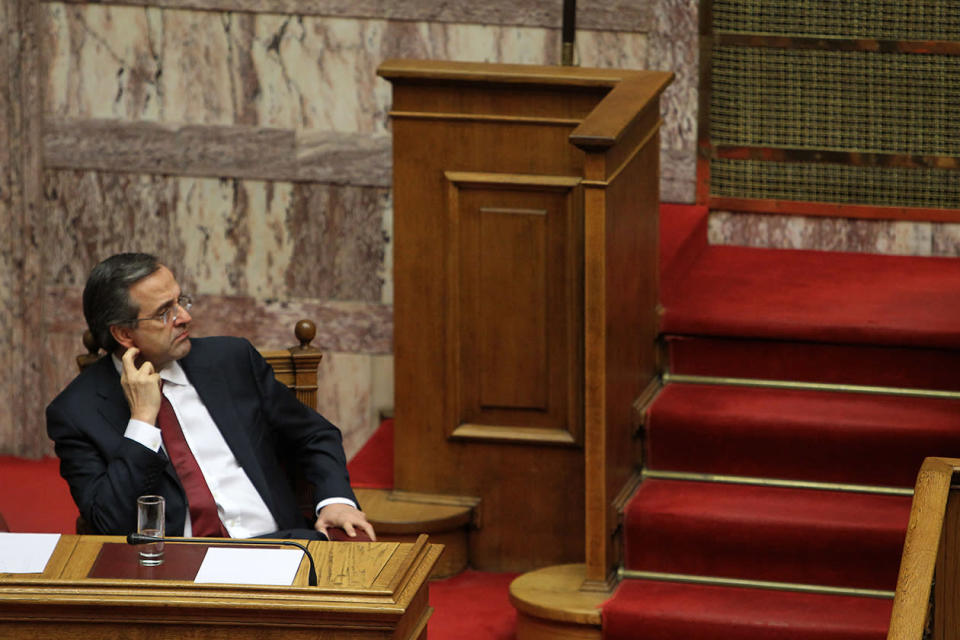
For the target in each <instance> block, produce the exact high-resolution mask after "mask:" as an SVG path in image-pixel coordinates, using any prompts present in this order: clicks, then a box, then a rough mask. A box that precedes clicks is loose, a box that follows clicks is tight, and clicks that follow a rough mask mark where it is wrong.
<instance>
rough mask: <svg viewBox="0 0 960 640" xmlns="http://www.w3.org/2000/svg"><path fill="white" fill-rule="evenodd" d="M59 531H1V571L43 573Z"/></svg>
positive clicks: (55, 544)
mask: <svg viewBox="0 0 960 640" xmlns="http://www.w3.org/2000/svg"><path fill="white" fill-rule="evenodd" d="M59 541H60V534H59V533H6V532H4V533H0V573H43V570H44V569H46V568H47V562H49V561H50V556H52V555H53V550H54V549H55V548H56V546H57V542H59Z"/></svg>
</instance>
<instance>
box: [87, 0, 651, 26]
mask: <svg viewBox="0 0 960 640" xmlns="http://www.w3.org/2000/svg"><path fill="white" fill-rule="evenodd" d="M86 1H87V0H70V2H73V3H82V2H86ZM123 2H124V4H128V5H140V6H158V7H167V8H179V9H202V10H209V11H228V12H235V11H243V12H251V13H302V14H304V15H319V16H328V17H334V16H338V17H342V18H387V19H390V20H408V21H414V22H416V21H429V22H461V23H463V22H465V23H471V24H512V25H522V26H528V27H552V28H555V27H557V26H559V25H560V23H561V20H562V17H561V12H562V10H563V7H562V5H561V4H560V3H549V4H548V3H544V2H540V1H539V0H526V2H518V1H517V0H487V1H486V2H472V1H471V0H405V1H404V2H396V1H395V0H123ZM649 13H650V12H649V7H648V5H646V4H643V3H638V2H636V1H635V0H581V1H580V2H579V3H578V7H577V20H576V22H577V24H578V25H580V27H581V28H584V29H602V30H611V31H644V30H646V27H647V25H649V23H650V16H649Z"/></svg>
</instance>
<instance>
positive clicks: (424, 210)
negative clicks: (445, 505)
mask: <svg viewBox="0 0 960 640" xmlns="http://www.w3.org/2000/svg"><path fill="white" fill-rule="evenodd" d="M378 73H379V74H380V75H381V76H383V77H384V78H386V79H387V80H389V81H390V83H391V84H392V86H393V106H392V110H391V112H390V116H391V120H392V128H393V152H394V167H393V171H394V179H393V189H394V220H393V222H394V299H395V303H394V355H395V383H396V394H395V395H396V399H395V403H396V404H395V419H396V424H395V445H394V452H395V453H394V469H395V478H394V487H395V488H396V489H397V490H400V491H407V492H424V493H435V494H453V495H459V496H471V497H476V498H479V499H480V506H479V516H478V517H477V518H476V519H475V520H476V521H475V527H476V528H475V530H474V531H472V532H471V534H470V550H469V554H470V563H471V565H473V566H474V567H476V568H479V569H486V570H500V571H524V570H528V569H532V568H535V567H540V566H544V565H547V564H556V563H563V562H575V561H583V560H584V554H585V551H584V550H585V546H586V549H587V554H588V555H589V556H591V558H590V559H589V560H588V562H589V563H590V565H591V567H593V570H592V571H591V577H592V578H594V579H598V580H603V579H604V578H605V577H606V575H607V573H608V572H609V571H610V569H611V568H612V567H613V566H614V565H615V564H616V562H615V559H614V558H613V553H614V552H613V549H614V544H613V543H612V542H611V536H612V535H613V532H614V530H615V529H616V527H617V522H616V520H617V514H616V509H615V504H614V503H615V499H616V497H617V496H618V495H621V494H622V492H623V490H624V487H626V486H628V485H629V483H630V481H631V474H632V473H633V471H634V469H635V467H636V465H637V464H638V462H639V460H640V458H639V441H638V440H637V438H636V432H637V424H636V420H635V409H634V407H635V405H636V403H637V402H638V400H639V399H641V398H642V397H643V394H644V391H645V390H646V389H648V388H649V387H650V386H651V385H652V384H655V379H656V374H657V367H656V349H655V340H656V335H657V327H658V318H657V311H656V308H657V294H658V291H657V246H658V232H657V217H658V209H659V186H658V179H659V156H660V144H659V128H660V123H661V118H660V108H659V97H660V94H661V92H662V91H663V89H664V88H665V87H666V86H667V85H668V84H669V82H670V80H671V79H672V74H670V73H664V72H657V71H627V70H609V69H586V68H578V67H541V66H526V65H505V64H475V63H474V64H471V63H455V62H440V61H415V60H390V61H387V62H384V63H383V64H382V65H381V66H380V68H379V70H378ZM585 541H586V545H585Z"/></svg>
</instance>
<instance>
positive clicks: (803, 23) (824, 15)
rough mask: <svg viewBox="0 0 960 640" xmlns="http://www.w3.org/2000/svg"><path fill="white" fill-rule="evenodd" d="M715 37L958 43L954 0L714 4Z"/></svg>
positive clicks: (718, 0)
mask: <svg viewBox="0 0 960 640" xmlns="http://www.w3.org/2000/svg"><path fill="white" fill-rule="evenodd" d="M713 29H714V32H715V33H742V34H748V33H750V34H770V35H787V36H807V37H813V36H827V37H830V36H834V37H844V38H875V39H878V40H960V7H958V6H957V2H956V0H870V1H864V0H802V1H800V0H714V2H713Z"/></svg>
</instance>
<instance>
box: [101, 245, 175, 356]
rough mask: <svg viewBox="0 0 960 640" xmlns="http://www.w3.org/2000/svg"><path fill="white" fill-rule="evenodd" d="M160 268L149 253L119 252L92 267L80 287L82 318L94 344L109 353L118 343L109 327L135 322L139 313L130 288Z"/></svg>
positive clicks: (157, 261) (155, 259) (158, 262)
mask: <svg viewBox="0 0 960 640" xmlns="http://www.w3.org/2000/svg"><path fill="white" fill-rule="evenodd" d="M161 266H162V265H161V264H160V261H159V260H158V259H157V258H156V256H152V255H150V254H148V253H118V254H116V255H113V256H110V257H109V258H107V259H106V260H104V261H103V262H101V263H100V264H98V265H97V266H95V267H94V268H93V270H92V271H91V272H90V275H89V276H88V277H87V284H86V286H85V287H84V288H83V316H84V318H86V319H87V326H88V327H89V328H90V333H92V334H93V337H94V339H95V340H96V341H97V344H98V345H99V346H101V347H103V348H104V349H106V351H107V352H108V353H109V352H112V351H115V350H116V349H117V347H119V346H120V345H119V343H117V341H116V340H115V339H114V337H113V335H112V334H111V333H110V327H111V326H113V325H117V324H124V323H126V322H130V321H131V320H134V319H135V318H136V317H137V315H138V314H139V313H140V308H139V306H138V305H136V304H134V302H133V300H131V299H130V287H132V286H133V285H134V284H136V283H137V282H139V281H141V280H143V279H144V278H146V277H147V276H149V275H150V274H152V273H154V272H156V271H157V270H158V269H159V268H160V267H161Z"/></svg>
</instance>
